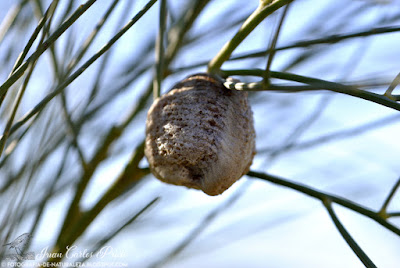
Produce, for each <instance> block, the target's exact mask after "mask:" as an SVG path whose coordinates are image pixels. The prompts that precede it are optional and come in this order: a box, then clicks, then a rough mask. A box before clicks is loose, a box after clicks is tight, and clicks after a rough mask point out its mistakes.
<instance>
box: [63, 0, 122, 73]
mask: <svg viewBox="0 0 400 268" xmlns="http://www.w3.org/2000/svg"><path fill="white" fill-rule="evenodd" d="M118 2H119V0H114V1H113V2H112V3H111V5H110V6H109V7H108V9H107V10H106V12H105V13H104V15H103V17H102V18H101V19H100V20H99V21H98V23H97V24H96V26H95V27H94V29H93V31H92V32H91V33H90V34H89V36H88V37H87V38H86V40H85V41H84V42H83V45H82V47H81V49H80V50H79V51H78V52H77V55H76V56H74V57H73V59H72V60H71V61H70V62H69V63H68V65H67V70H66V73H65V74H64V75H68V74H69V73H70V72H71V71H72V70H73V69H74V68H75V66H76V65H77V64H78V63H79V61H80V60H81V59H82V58H83V56H85V54H86V52H87V51H88V49H89V47H90V45H91V44H92V43H93V41H94V39H95V38H96V37H97V35H98V33H99V32H100V30H101V29H102V28H103V26H104V23H105V22H106V21H107V19H108V18H109V17H110V15H111V14H112V12H113V11H114V9H115V7H116V6H117V4H118Z"/></svg>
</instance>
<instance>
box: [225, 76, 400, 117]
mask: <svg viewBox="0 0 400 268" xmlns="http://www.w3.org/2000/svg"><path fill="white" fill-rule="evenodd" d="M221 75H222V76H223V77H227V76H231V75H251V76H259V77H264V75H265V71H264V70H261V69H253V70H229V71H227V70H223V71H221ZM270 76H271V78H277V79H282V80H288V81H293V82H299V83H303V84H308V85H310V86H312V87H313V90H316V89H326V90H330V91H334V92H337V93H342V94H346V95H350V96H353V97H357V98H361V99H364V100H368V101H371V102H375V103H377V104H380V105H383V106H386V107H389V108H392V109H395V110H397V111H400V104H399V103H397V102H396V101H394V100H392V99H389V98H388V97H386V96H383V95H380V94H376V93H373V92H369V91H365V90H361V89H358V88H356V87H353V86H346V85H343V84H339V83H335V82H330V81H326V80H322V79H317V78H313V77H307V76H301V75H297V74H292V73H287V72H273V71H271V72H270ZM250 84H251V85H252V87H251V88H249V90H256V91H263V90H283V89H284V88H281V87H273V86H270V87H269V88H266V87H265V86H263V83H250ZM253 84H254V85H253ZM230 88H232V87H230ZM243 90H247V89H246V87H243Z"/></svg>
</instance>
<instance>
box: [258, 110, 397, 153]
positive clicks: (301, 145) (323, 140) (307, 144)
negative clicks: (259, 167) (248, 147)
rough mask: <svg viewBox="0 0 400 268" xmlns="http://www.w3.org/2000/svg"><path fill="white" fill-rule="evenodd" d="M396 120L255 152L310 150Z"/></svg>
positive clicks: (356, 127) (391, 118)
mask: <svg viewBox="0 0 400 268" xmlns="http://www.w3.org/2000/svg"><path fill="white" fill-rule="evenodd" d="M398 120H400V115H399V114H394V115H389V116H386V117H384V118H380V119H377V120H375V121H371V122H368V123H366V124H362V125H359V126H355V127H353V128H350V129H345V130H339V131H336V132H332V133H328V134H325V135H321V136H319V137H316V138H313V139H309V140H306V141H302V142H298V143H295V144H292V145H290V146H282V147H267V148H259V149H258V150H257V152H258V153H269V154H276V153H278V152H279V153H281V152H286V151H294V150H304V149H308V148H312V147H314V146H318V145H321V144H327V143H328V142H332V141H337V140H340V139H346V138H351V137H354V136H356V135H360V134H363V133H366V132H368V131H371V130H373V129H377V128H380V127H384V126H387V125H391V124H393V123H394V122H396V121H398Z"/></svg>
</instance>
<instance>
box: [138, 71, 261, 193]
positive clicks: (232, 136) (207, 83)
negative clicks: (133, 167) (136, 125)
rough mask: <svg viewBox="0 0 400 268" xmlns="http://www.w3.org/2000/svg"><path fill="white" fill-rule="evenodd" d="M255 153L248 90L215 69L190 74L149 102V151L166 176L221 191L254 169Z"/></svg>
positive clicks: (155, 171) (157, 168)
mask: <svg viewBox="0 0 400 268" xmlns="http://www.w3.org/2000/svg"><path fill="white" fill-rule="evenodd" d="M254 154H255V131H254V121H253V113H252V111H251V108H250V106H249V103H248V100H247V92H243V91H234V90H229V89H227V88H225V87H224V85H223V84H222V82H221V81H219V80H218V79H216V78H214V77H213V76H212V75H209V74H196V75H192V76H189V77H188V78H186V79H184V80H183V81H181V82H179V83H178V84H176V85H175V86H174V87H173V89H172V90H171V91H170V92H169V93H167V94H165V95H163V96H161V97H160V98H158V99H157V100H156V101H154V103H153V105H152V106H151V107H150V110H149V112H148V115H147V121H146V146H145V155H146V157H147V160H148V162H149V164H150V169H151V171H152V173H153V174H154V176H156V177H157V178H158V179H160V180H161V181H164V182H166V183H171V184H175V185H183V186H186V187H189V188H195V189H201V190H202V191H203V192H205V193H206V194H208V195H218V194H221V193H223V192H224V191H225V190H226V189H228V188H229V187H230V186H231V185H232V184H233V183H234V182H235V181H237V180H238V179H239V178H240V177H242V176H243V175H244V174H246V173H247V172H248V171H249V168H250V165H251V163H252V160H253V157H254Z"/></svg>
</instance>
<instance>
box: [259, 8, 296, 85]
mask: <svg viewBox="0 0 400 268" xmlns="http://www.w3.org/2000/svg"><path fill="white" fill-rule="evenodd" d="M289 6H290V4H287V5H286V6H285V8H284V9H283V12H282V15H281V18H280V20H279V23H278V26H277V28H276V31H275V34H274V37H273V39H272V41H271V45H270V47H269V51H271V53H270V54H269V57H268V61H267V66H266V68H265V74H264V75H265V76H264V83H265V85H269V83H270V82H269V72H270V70H271V66H272V60H273V59H274V56H275V47H276V43H277V42H278V37H279V34H280V32H281V29H282V25H283V21H284V20H285V17H286V14H287V11H288V10H289Z"/></svg>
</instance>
